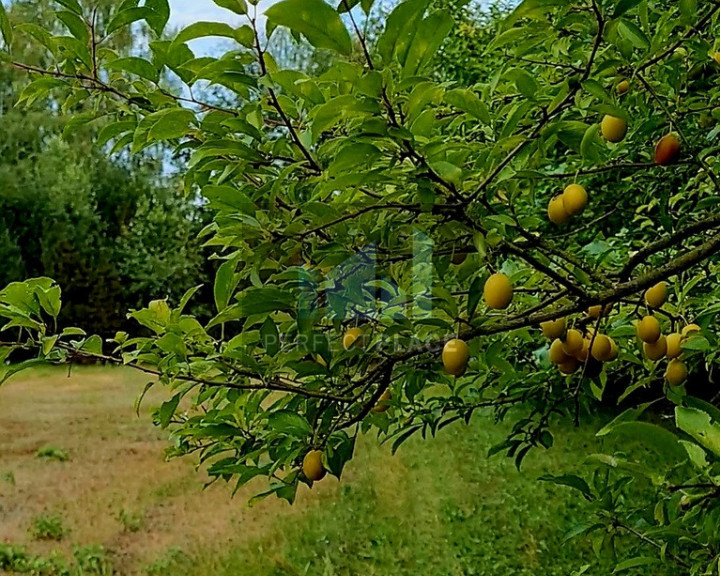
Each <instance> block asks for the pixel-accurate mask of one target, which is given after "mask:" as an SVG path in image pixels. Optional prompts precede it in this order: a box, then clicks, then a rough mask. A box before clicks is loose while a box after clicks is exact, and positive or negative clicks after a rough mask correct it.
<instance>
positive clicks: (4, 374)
mask: <svg viewBox="0 0 720 576" xmlns="http://www.w3.org/2000/svg"><path fill="white" fill-rule="evenodd" d="M43 364H46V362H45V359H43V358H31V359H30V360H25V361H23V362H18V363H16V364H10V365H6V364H4V363H2V362H0V386H2V385H3V384H4V383H5V382H7V380H8V378H10V377H11V376H14V375H15V374H18V373H19V372H22V371H23V370H28V369H29V368H34V367H35V366H41V365H43Z"/></svg>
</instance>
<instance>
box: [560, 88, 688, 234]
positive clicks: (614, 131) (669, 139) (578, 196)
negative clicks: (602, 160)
mask: <svg viewBox="0 0 720 576" xmlns="http://www.w3.org/2000/svg"><path fill="white" fill-rule="evenodd" d="M629 87H630V84H629V82H628V81H627V80H623V81H622V82H620V83H619V84H618V85H617V91H618V93H619V94H624V93H625V92H627V90H628V88H629ZM627 129H628V124H627V120H625V119H624V118H620V117H618V116H612V115H610V114H606V115H605V116H604V117H603V119H602V121H601V122H600V132H601V134H602V136H603V138H605V140H607V141H608V142H612V143H617V142H621V141H622V140H623V139H624V138H625V136H626V135H627ZM679 156H680V140H678V137H677V136H676V135H675V133H673V132H670V133H669V134H666V135H665V136H663V137H662V138H660V140H658V142H657V144H656V145H655V153H654V160H655V163H656V164H658V165H659V166H667V165H669V164H673V163H674V162H675V161H676V160H677V159H678V157H679ZM587 203H588V194H587V192H586V190H585V188H583V187H582V186H580V185H579V184H576V183H573V184H570V185H568V186H567V187H566V188H565V189H564V190H563V192H562V193H561V194H559V195H557V196H553V197H552V198H551V199H550V202H549V203H548V207H547V213H548V218H549V219H550V222H552V223H553V224H556V225H558V226H559V225H560V224H563V223H564V222H566V221H567V220H568V219H570V218H572V217H573V216H577V215H579V214H581V213H582V211H583V210H584V209H585V207H586V206H587Z"/></svg>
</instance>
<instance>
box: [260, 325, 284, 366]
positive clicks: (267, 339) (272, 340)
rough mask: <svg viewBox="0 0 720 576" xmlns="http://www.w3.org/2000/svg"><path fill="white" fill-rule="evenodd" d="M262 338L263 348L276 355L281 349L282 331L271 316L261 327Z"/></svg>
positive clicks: (271, 354)
mask: <svg viewBox="0 0 720 576" xmlns="http://www.w3.org/2000/svg"><path fill="white" fill-rule="evenodd" d="M260 338H261V339H262V346H263V348H265V350H266V351H267V353H268V354H269V355H270V356H275V355H276V354H277V353H278V352H279V351H280V332H278V328H277V326H276V325H275V322H273V319H272V318H270V316H268V317H267V318H266V319H265V322H264V323H263V325H262V327H261V328H260Z"/></svg>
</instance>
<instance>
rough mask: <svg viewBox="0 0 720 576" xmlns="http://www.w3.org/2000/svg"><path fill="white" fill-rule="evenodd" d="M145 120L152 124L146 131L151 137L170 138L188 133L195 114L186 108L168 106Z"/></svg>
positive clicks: (157, 138) (155, 138) (156, 138)
mask: <svg viewBox="0 0 720 576" xmlns="http://www.w3.org/2000/svg"><path fill="white" fill-rule="evenodd" d="M146 120H147V121H148V122H149V123H151V124H152V125H151V127H150V130H149V131H148V136H150V137H151V139H153V140H155V141H158V140H172V139H174V138H181V137H183V136H185V135H186V134H187V133H188V131H189V128H190V123H191V122H193V121H194V120H195V114H194V113H193V112H192V111H191V110H188V109H187V108H168V109H166V110H161V111H160V112H155V113H153V114H151V115H150V116H148V117H147V118H146Z"/></svg>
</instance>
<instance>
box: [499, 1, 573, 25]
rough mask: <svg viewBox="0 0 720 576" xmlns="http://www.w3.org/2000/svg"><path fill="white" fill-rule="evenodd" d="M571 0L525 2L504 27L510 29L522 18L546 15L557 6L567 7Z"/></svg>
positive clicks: (511, 15)
mask: <svg viewBox="0 0 720 576" xmlns="http://www.w3.org/2000/svg"><path fill="white" fill-rule="evenodd" d="M570 2H571V0H523V2H520V4H518V6H517V8H515V10H514V11H513V12H512V14H510V16H508V17H507V18H506V19H505V22H504V27H505V28H509V27H510V26H512V25H513V24H514V23H515V22H517V21H518V20H521V19H522V18H531V19H532V18H535V17H537V16H544V15H546V14H547V13H548V12H549V11H550V9H552V8H555V7H557V6H567V5H568V4H570Z"/></svg>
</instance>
